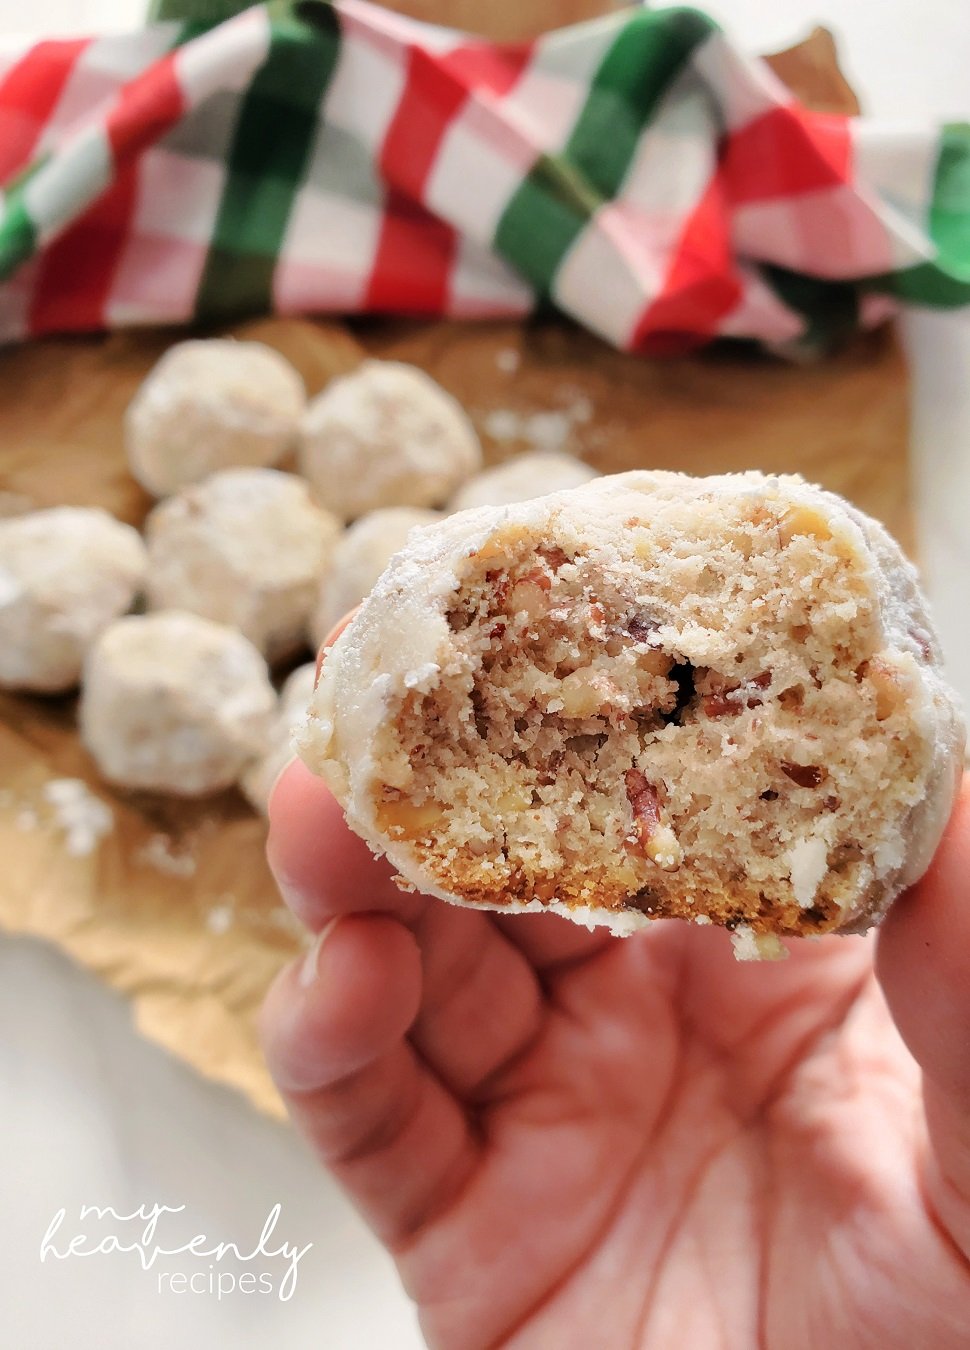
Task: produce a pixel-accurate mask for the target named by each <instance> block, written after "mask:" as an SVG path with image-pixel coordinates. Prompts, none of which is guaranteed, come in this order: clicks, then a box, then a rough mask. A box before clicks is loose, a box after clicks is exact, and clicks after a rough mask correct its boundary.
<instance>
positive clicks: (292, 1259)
mask: <svg viewBox="0 0 970 1350" xmlns="http://www.w3.org/2000/svg"><path fill="white" fill-rule="evenodd" d="M184 1211H185V1206H184V1205H174V1206H173V1205H147V1204H146V1205H139V1207H138V1209H136V1210H135V1211H134V1212H133V1213H132V1214H119V1213H118V1211H117V1210H115V1209H112V1207H111V1206H110V1205H105V1206H104V1207H101V1206H99V1205H82V1206H81V1208H80V1210H79V1212H78V1219H77V1225H78V1226H77V1230H76V1231H75V1232H74V1233H73V1235H71V1236H69V1235H68V1234H69V1232H70V1228H68V1229H67V1230H65V1232H63V1233H62V1232H61V1230H62V1228H64V1225H65V1220H66V1219H67V1211H66V1210H65V1209H59V1210H58V1211H57V1213H56V1214H55V1215H54V1217H53V1219H51V1221H50V1223H49V1224H48V1227H47V1232H46V1233H45V1234H44V1237H43V1240H42V1241H41V1244H40V1259H41V1262H44V1261H47V1260H48V1259H49V1258H50V1259H56V1260H58V1261H65V1260H67V1258H68V1257H85V1256H112V1255H114V1254H115V1253H122V1254H125V1255H128V1254H131V1253H134V1255H135V1259H136V1260H137V1261H138V1263H139V1264H140V1266H141V1268H142V1270H146V1271H149V1270H150V1271H154V1272H156V1275H157V1288H158V1292H159V1293H164V1292H167V1291H168V1292H171V1293H173V1294H185V1293H191V1294H211V1295H214V1296H215V1297H216V1298H217V1299H219V1300H221V1299H223V1298H226V1297H227V1296H228V1295H229V1294H233V1293H237V1292H238V1293H240V1294H274V1293H275V1294H276V1296H277V1298H279V1300H280V1301H281V1302H282V1303H286V1302H288V1300H289V1299H291V1298H292V1297H293V1294H294V1293H295V1291H296V1281H297V1276H298V1270H299V1265H300V1262H301V1261H302V1260H303V1258H304V1256H306V1254H307V1252H308V1251H309V1250H310V1248H311V1247H312V1246H313V1243H312V1242H308V1243H307V1244H306V1246H305V1247H297V1246H296V1245H294V1244H293V1243H289V1242H275V1243H274V1241H273V1234H274V1232H275V1231H276V1226H277V1224H278V1223H279V1218H280V1213H281V1211H282V1206H281V1205H274V1206H273V1208H272V1209H271V1210H270V1212H269V1214H268V1215H267V1217H266V1222H265V1223H264V1224H263V1228H262V1232H261V1233H260V1235H259V1237H258V1239H257V1240H256V1241H255V1243H254V1244H253V1245H252V1246H251V1247H250V1246H246V1245H243V1246H240V1245H238V1244H237V1243H235V1242H213V1241H212V1239H211V1238H209V1237H207V1236H206V1234H204V1233H196V1234H195V1235H194V1236H193V1237H191V1238H189V1239H188V1240H187V1241H184V1242H180V1241H173V1240H172V1238H173V1237H174V1234H172V1233H170V1234H169V1236H168V1238H167V1239H166V1234H165V1229H166V1228H171V1227H172V1220H171V1219H170V1218H169V1216H170V1215H173V1214H182V1213H184ZM180 1226H184V1225H180ZM160 1229H161V1231H160ZM173 1257H182V1258H183V1259H182V1260H181V1261H179V1262H173V1260H172V1258H173ZM227 1261H229V1262H232V1263H238V1265H241V1266H247V1267H251V1268H250V1269H244V1270H241V1271H240V1270H238V1269H235V1270H229V1269H226V1268H225V1265H221V1264H220V1263H224V1262H227Z"/></svg>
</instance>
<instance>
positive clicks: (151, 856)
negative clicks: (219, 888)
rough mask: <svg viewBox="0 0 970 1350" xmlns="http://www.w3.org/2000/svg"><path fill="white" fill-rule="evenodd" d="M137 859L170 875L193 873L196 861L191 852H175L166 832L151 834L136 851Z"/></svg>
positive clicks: (189, 874) (188, 875)
mask: <svg viewBox="0 0 970 1350" xmlns="http://www.w3.org/2000/svg"><path fill="white" fill-rule="evenodd" d="M138 861H139V862H142V863H147V864H148V866H149V867H154V868H155V870H156V871H157V872H165V873H166V874H167V875H168V876H171V877H191V876H194V875H195V869H196V861H195V858H194V857H193V856H192V854H191V853H186V852H184V851H183V852H176V851H175V850H174V849H173V848H172V840H171V839H170V838H169V837H168V835H167V834H153V835H151V836H150V837H149V838H148V839H147V840H146V842H145V844H144V845H143V847H142V848H141V849H139V851H138Z"/></svg>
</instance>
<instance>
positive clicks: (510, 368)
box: [495, 347, 522, 375]
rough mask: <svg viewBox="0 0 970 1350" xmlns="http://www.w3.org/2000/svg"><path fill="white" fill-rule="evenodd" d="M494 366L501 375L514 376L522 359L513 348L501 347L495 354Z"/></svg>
mask: <svg viewBox="0 0 970 1350" xmlns="http://www.w3.org/2000/svg"><path fill="white" fill-rule="evenodd" d="M495 364H496V366H497V367H498V368H499V370H500V371H501V372H502V374H503V375H514V374H515V372H516V371H517V370H518V368H519V366H520V365H521V364H522V357H521V355H520V354H519V353H518V352H517V351H516V350H515V348H514V347H501V348H499V350H498V351H497V352H496V353H495Z"/></svg>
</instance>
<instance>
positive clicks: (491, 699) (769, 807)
mask: <svg viewBox="0 0 970 1350" xmlns="http://www.w3.org/2000/svg"><path fill="white" fill-rule="evenodd" d="M591 538H594V539H596V540H597V541H596V542H595V543H588V542H587V543H586V544H584V543H583V542H582V541H581V540H580V539H579V538H578V537H577V534H576V531H575V528H574V527H570V528H566V527H563V528H562V529H558V528H557V527H556V522H555V517H553V518H552V522H551V524H549V525H548V526H547V527H546V528H545V529H544V531H543V533H542V535H541V537H537V536H536V534H535V532H534V531H531V530H529V529H527V528H526V527H524V526H521V525H511V524H505V525H499V526H498V527H497V528H496V530H495V532H494V533H493V535H492V536H491V537H490V539H489V540H488V542H487V543H486V544H485V545H484V546H483V547H480V548H478V549H477V550H476V551H474V552H470V553H469V555H468V556H467V558H466V559H465V561H464V564H463V568H462V571H461V574H460V578H459V580H460V584H459V587H458V589H457V591H456V592H455V594H454V595H453V597H452V599H451V602H450V608H449V610H448V615H447V618H448V624H449V628H450V631H451V635H452V638H451V644H450V650H449V653H448V656H447V660H446V661H445V662H444V663H443V665H442V670H441V676H440V679H439V681H438V683H437V685H436V686H435V687H434V688H432V689H431V690H430V692H427V693H421V692H418V691H416V690H411V691H409V692H408V693H407V694H406V695H405V696H404V697H403V698H402V699H401V700H400V703H399V706H398V707H397V709H396V711H395V713H394V715H393V716H390V717H388V718H387V719H386V721H385V723H384V725H383V728H382V730H381V733H380V740H379V743H378V745H377V747H376V749H377V761H378V763H379V765H380V773H381V777H382V781H381V783H380V784H379V786H378V788H377V790H376V799H375V810H376V819H377V823H378V826H379V828H380V829H381V830H382V831H383V832H384V833H385V834H386V835H388V836H389V837H390V838H392V839H406V840H407V841H408V842H409V847H410V848H411V849H413V850H414V851H415V853H416V854H417V856H418V859H419V861H420V863H421V866H422V867H423V868H424V869H426V871H428V872H430V873H431V874H432V875H433V876H434V877H435V879H436V880H437V881H438V882H439V883H440V885H441V886H442V887H443V888H445V889H447V890H449V891H451V892H452V893H455V894H458V895H460V896H461V897H462V898H464V899H466V900H468V901H471V902H477V903H481V904H486V905H489V906H502V905H505V904H507V903H509V901H512V900H515V901H530V900H532V901H534V900H538V901H540V902H542V903H544V904H548V903H549V902H550V901H552V900H554V899H555V900H556V901H558V902H560V903H561V904H565V905H567V906H569V907H576V906H582V907H586V906H588V907H592V908H596V909H598V908H604V907H605V908H607V909H609V910H613V911H618V912H622V911H627V910H631V909H633V910H639V911H642V912H644V913H646V914H649V915H655V916H679V917H685V918H694V919H696V920H697V921H699V922H702V923H703V922H709V921H710V922H715V923H718V924H723V925H725V926H727V927H729V928H737V927H739V926H741V925H747V926H749V927H750V928H751V929H753V930H754V932H755V933H765V932H771V933H782V934H785V933H791V934H795V933H812V932H823V931H825V930H827V929H830V928H834V927H839V926H842V925H844V924H845V923H846V921H847V920H848V919H851V917H852V915H853V914H855V913H861V912H863V911H864V910H865V909H866V905H867V896H869V895H870V894H871V893H872V890H873V888H874V887H877V886H878V884H879V881H880V879H881V878H883V877H885V876H886V875H887V874H888V873H889V872H891V871H892V870H893V868H894V867H897V866H898V865H899V862H900V856H899V850H900V848H901V843H900V833H901V832H900V825H901V822H902V821H903V820H904V819H905V817H906V815H907V813H908V811H909V810H910V809H911V808H912V807H913V806H915V805H916V803H917V802H918V801H919V800H920V798H921V796H922V793H923V785H924V783H925V773H926V768H927V756H928V754H929V753H930V750H929V747H928V743H927V741H928V738H927V737H926V735H925V733H923V732H921V730H920V725H919V718H918V717H915V716H914V714H913V708H914V705H915V702H916V701H917V700H918V699H919V697H920V685H919V662H920V660H921V659H927V660H928V659H929V657H930V651H929V645H928V641H926V640H925V635H921V634H919V633H914V634H912V635H911V637H912V639H913V642H912V646H911V648H910V649H909V650H900V649H894V648H887V647H886V645H885V642H886V640H885V638H884V636H883V634H882V630H881V627H880V624H879V620H878V615H877V607H876V606H875V605H874V603H873V592H872V586H873V584H874V583H873V579H872V574H871V572H870V570H869V567H868V563H867V561H866V558H865V556H864V554H863V552H862V550H861V543H860V540H859V538H858V535H854V534H853V531H852V530H851V528H850V527H849V526H848V524H847V523H843V522H840V521H838V520H836V519H834V518H832V517H829V516H828V515H827V514H825V513H824V512H823V511H821V510H819V509H816V508H814V507H812V506H806V505H804V504H801V503H799V502H798V501H797V500H795V501H789V502H787V503H786V501H785V500H784V499H782V500H779V501H774V500H768V501H766V500H765V498H764V497H763V496H759V495H758V494H738V495H737V496H736V497H734V498H728V499H724V498H718V499H714V498H711V499H709V500H703V499H700V500H697V499H695V500H691V501H686V502H684V501H676V500H671V501H660V502H656V501H654V502H651V503H650V505H649V507H647V506H646V505H645V506H644V513H643V516H642V517H641V516H631V517H630V519H629V520H627V521H626V522H625V527H624V529H623V531H622V534H621V535H620V537H616V532H614V534H613V535H612V536H611V537H610V539H609V541H608V543H607V542H605V541H604V540H603V539H598V538H597V536H596V535H595V532H591ZM921 644H923V646H925V650H924V652H923V656H922V658H921V656H920V650H921Z"/></svg>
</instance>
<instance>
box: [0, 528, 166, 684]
mask: <svg viewBox="0 0 970 1350" xmlns="http://www.w3.org/2000/svg"><path fill="white" fill-rule="evenodd" d="M146 561H147V560H146V556H145V548H144V545H143V544H142V541H141V539H140V537H139V535H138V533H137V531H136V530H133V529H132V528H131V526H130V525H124V524H122V523H121V521H118V520H115V519H114V517H113V516H110V515H108V513H107V512H106V511H101V510H98V509H94V508H89V507H78V506H61V507H55V508H53V509H51V510H49V511H35V512H32V513H30V514H28V515H23V516H14V517H12V518H10V519H8V520H0V686H2V687H4V688H7V689H30V690H35V691H37V692H39V693H57V692H60V691H62V690H65V689H71V688H73V686H74V685H76V684H77V682H78V678H79V677H80V673H81V663H82V661H83V659H84V654H85V652H86V651H87V650H88V648H89V647H90V646H91V643H92V642H93V641H94V640H95V638H96V637H97V636H98V634H99V633H100V632H101V631H102V630H103V629H104V628H105V627H107V625H108V624H109V623H111V622H112V621H113V620H114V619H116V618H118V617H119V615H121V614H124V613H125V611H126V610H128V609H130V608H131V604H132V601H133V600H134V598H135V595H136V594H137V592H138V591H139V590H140V589H141V586H142V584H143V581H144V576H145V568H146Z"/></svg>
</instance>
